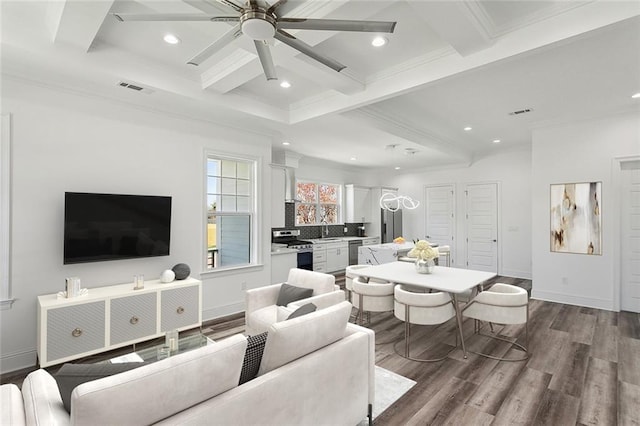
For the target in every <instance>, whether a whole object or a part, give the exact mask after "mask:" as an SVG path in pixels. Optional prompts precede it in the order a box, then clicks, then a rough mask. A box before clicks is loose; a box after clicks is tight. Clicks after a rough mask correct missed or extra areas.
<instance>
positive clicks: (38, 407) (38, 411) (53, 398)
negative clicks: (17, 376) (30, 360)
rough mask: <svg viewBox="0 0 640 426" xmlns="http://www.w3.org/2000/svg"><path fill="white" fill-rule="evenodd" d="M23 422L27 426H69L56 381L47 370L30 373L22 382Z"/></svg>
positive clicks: (69, 421)
mask: <svg viewBox="0 0 640 426" xmlns="http://www.w3.org/2000/svg"><path fill="white" fill-rule="evenodd" d="M22 398H23V399H24V413H25V421H26V423H27V424H28V425H69V424H71V418H70V417H69V413H67V410H65V409H64V404H63V403H62V397H61V396H60V391H59V390H58V383H56V379H55V378H54V377H53V376H52V375H51V374H49V372H48V371H47V370H44V369H42V368H41V369H39V370H36V371H32V372H31V373H29V374H28V375H27V377H25V379H24V381H23V382H22Z"/></svg>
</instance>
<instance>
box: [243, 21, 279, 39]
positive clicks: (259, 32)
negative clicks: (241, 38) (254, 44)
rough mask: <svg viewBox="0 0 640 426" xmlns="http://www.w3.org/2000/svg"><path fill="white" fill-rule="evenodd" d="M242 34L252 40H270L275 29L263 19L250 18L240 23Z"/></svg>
mask: <svg viewBox="0 0 640 426" xmlns="http://www.w3.org/2000/svg"><path fill="white" fill-rule="evenodd" d="M242 32H243V33H244V34H245V35H246V36H247V37H249V38H252V39H253V40H270V39H272V38H273V35H274V34H275V33H276V28H275V27H274V26H273V25H272V24H271V23H270V22H268V21H265V20H264V19H259V18H250V19H247V20H245V21H243V22H242Z"/></svg>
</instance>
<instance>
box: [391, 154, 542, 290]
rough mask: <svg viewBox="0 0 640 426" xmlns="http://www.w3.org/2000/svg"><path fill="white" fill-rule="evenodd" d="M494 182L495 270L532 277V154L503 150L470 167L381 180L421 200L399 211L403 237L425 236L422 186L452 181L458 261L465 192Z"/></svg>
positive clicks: (463, 222) (522, 276) (462, 238)
mask: <svg viewBox="0 0 640 426" xmlns="http://www.w3.org/2000/svg"><path fill="white" fill-rule="evenodd" d="M489 182H495V183H497V184H498V188H499V191H500V194H499V199H498V203H499V204H498V212H499V223H498V239H499V241H500V243H499V253H498V256H499V262H498V272H499V273H500V274H501V275H507V276H511V277H520V278H531V153H530V152H529V151H528V150H516V151H507V152H503V153H499V154H496V155H493V156H491V157H487V158H483V159H481V160H478V161H477V162H475V163H473V164H472V165H471V166H469V167H461V168H451V169H443V170H437V171H425V172H413V173H406V174H402V175H399V176H396V177H395V178H392V179H389V181H388V182H384V183H383V184H384V185H385V186H395V187H398V192H399V193H400V194H403V195H408V196H410V197H412V198H414V199H417V200H420V201H421V204H420V206H419V207H418V208H417V209H415V210H404V211H403V233H404V236H405V238H408V239H415V238H424V236H425V209H424V207H425V203H424V192H425V186H426V185H439V184H454V185H455V191H456V218H457V219H456V247H457V260H456V265H457V266H461V264H460V262H461V261H462V260H463V259H465V258H466V253H465V251H464V240H465V238H466V235H465V221H464V208H465V198H464V190H465V187H466V186H467V185H468V184H471V183H489Z"/></svg>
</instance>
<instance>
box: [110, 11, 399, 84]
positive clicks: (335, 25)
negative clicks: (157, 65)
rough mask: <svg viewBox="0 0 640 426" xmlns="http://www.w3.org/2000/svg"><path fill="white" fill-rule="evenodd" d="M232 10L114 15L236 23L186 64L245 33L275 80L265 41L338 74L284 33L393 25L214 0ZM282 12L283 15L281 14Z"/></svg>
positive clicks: (333, 64)
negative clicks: (292, 14) (289, 13)
mask: <svg viewBox="0 0 640 426" xmlns="http://www.w3.org/2000/svg"><path fill="white" fill-rule="evenodd" d="M216 1H217V2H218V3H221V4H223V5H225V6H227V7H230V8H231V9H233V10H235V11H236V12H237V13H238V14H239V15H237V16H213V15H205V14H174V13H168V14H131V13H113V15H114V16H115V17H116V18H117V19H118V20H119V21H122V22H124V21H191V22H196V21H211V22H238V24H237V25H236V26H234V27H233V28H231V29H230V30H229V31H228V32H227V33H225V34H224V35H223V36H222V37H220V38H219V39H218V40H216V41H214V42H213V43H212V44H210V45H209V46H207V47H206V48H205V49H204V50H203V51H202V52H200V53H198V54H197V55H196V56H194V57H193V58H192V59H191V60H189V61H188V62H187V63H188V64H190V65H196V66H197V65H200V64H201V63H202V62H204V61H205V60H206V59H208V58H209V57H211V56H212V55H214V54H215V53H216V52H218V51H219V50H220V49H222V48H223V47H225V46H226V45H227V44H229V43H231V42H232V41H233V40H235V39H236V38H238V37H239V36H240V35H242V34H244V35H246V36H247V37H249V38H251V39H253V41H254V44H255V47H256V51H257V52H258V57H259V58H260V63H261V64H262V69H263V70H264V74H265V76H266V77H267V80H277V79H278V77H277V75H276V70H275V66H274V65H273V59H272V57H271V51H270V49H269V44H268V42H269V41H270V40H272V39H274V38H275V39H276V40H278V41H281V42H282V43H284V44H286V45H288V46H290V47H292V48H294V49H296V50H298V51H299V52H301V53H303V54H305V55H307V56H309V57H310V58H313V59H315V60H316V61H318V62H320V63H321V64H323V65H326V66H328V67H329V68H332V69H334V70H335V71H337V72H340V71H342V70H343V69H344V68H346V66H345V65H343V64H341V63H340V62H338V61H336V60H334V59H331V58H329V57H327V56H325V55H322V54H320V53H318V52H317V51H316V50H315V49H314V48H313V47H312V46H310V45H308V44H307V43H305V42H303V41H302V40H300V39H298V38H296V37H294V36H293V35H291V34H289V33H288V32H286V31H284V30H285V29H287V30H324V31H359V32H380V33H392V32H393V30H394V29H395V26H396V22H385V21H357V20H338V19H305V18H285V17H283V16H280V13H279V12H280V11H282V10H284V9H285V8H282V6H283V5H284V4H285V3H287V0H278V1H276V2H275V3H274V4H272V5H269V4H267V3H266V2H265V1H263V0H247V1H246V4H245V5H244V6H242V5H240V4H238V3H236V1H237V0H216ZM281 8H282V9H281ZM284 13H285V12H283V13H282V14H284Z"/></svg>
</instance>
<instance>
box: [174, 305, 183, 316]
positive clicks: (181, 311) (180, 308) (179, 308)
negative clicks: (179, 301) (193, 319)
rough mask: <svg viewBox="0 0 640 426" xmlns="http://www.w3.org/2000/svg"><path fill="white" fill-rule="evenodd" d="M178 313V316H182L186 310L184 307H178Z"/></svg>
mask: <svg viewBox="0 0 640 426" xmlns="http://www.w3.org/2000/svg"><path fill="white" fill-rule="evenodd" d="M176 312H177V313H178V314H182V313H184V308H183V307H182V306H178V309H176Z"/></svg>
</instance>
